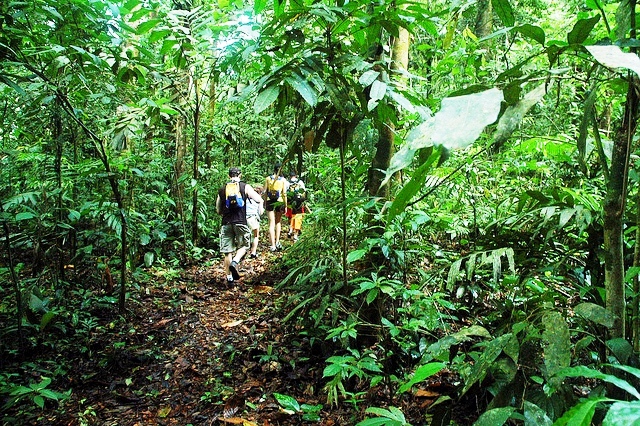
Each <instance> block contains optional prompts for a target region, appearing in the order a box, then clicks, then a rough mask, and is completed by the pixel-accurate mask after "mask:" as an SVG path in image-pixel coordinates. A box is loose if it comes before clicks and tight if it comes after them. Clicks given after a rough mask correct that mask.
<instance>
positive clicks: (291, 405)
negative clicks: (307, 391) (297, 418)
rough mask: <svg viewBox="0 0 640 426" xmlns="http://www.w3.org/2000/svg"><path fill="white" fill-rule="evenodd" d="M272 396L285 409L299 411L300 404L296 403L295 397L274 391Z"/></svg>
mask: <svg viewBox="0 0 640 426" xmlns="http://www.w3.org/2000/svg"><path fill="white" fill-rule="evenodd" d="M273 396H274V398H275V399H276V401H278V404H280V405H281V406H282V408H284V409H285V410H292V411H294V412H296V413H297V412H299V411H300V404H298V401H296V399H295V398H293V397H291V396H289V395H283V394H281V393H276V392H274V393H273Z"/></svg>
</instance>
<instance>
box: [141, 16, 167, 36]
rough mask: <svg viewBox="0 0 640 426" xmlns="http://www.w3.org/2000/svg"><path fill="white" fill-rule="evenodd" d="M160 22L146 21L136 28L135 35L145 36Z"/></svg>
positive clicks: (155, 20)
mask: <svg viewBox="0 0 640 426" xmlns="http://www.w3.org/2000/svg"><path fill="white" fill-rule="evenodd" d="M160 22H162V21H161V20H160V19H149V20H148V21H145V22H143V23H142V24H140V25H138V28H136V34H137V35H141V34H145V33H147V32H149V31H150V30H151V29H153V28H155V26H156V25H158V24H159V23H160Z"/></svg>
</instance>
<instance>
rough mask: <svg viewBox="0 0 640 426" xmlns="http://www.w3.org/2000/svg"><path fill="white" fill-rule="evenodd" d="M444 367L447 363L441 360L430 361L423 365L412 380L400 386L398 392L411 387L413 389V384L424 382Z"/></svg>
mask: <svg viewBox="0 0 640 426" xmlns="http://www.w3.org/2000/svg"><path fill="white" fill-rule="evenodd" d="M444 367H445V365H444V364H443V363H441V362H430V363H429V364H425V365H421V366H420V367H418V369H417V370H416V372H415V373H414V374H413V377H412V378H411V380H409V381H408V382H407V383H405V384H403V385H402V386H400V388H399V389H398V393H404V392H406V391H408V390H409V389H411V386H413V385H415V384H417V383H420V382H423V381H424V380H425V379H426V378H427V377H430V376H433V375H434V374H436V373H438V372H439V371H440V370H442V369H443V368H444Z"/></svg>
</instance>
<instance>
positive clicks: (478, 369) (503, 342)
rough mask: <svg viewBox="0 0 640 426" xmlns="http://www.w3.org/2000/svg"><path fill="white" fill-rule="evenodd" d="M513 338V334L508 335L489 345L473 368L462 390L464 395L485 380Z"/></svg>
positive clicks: (496, 339) (494, 340)
mask: <svg viewBox="0 0 640 426" xmlns="http://www.w3.org/2000/svg"><path fill="white" fill-rule="evenodd" d="M512 338H513V334H511V333H507V334H503V335H502V336H500V337H497V338H495V339H493V340H492V341H490V342H489V343H487V345H486V346H485V348H484V351H483V352H482V355H480V358H478V360H477V361H476V363H475V364H473V365H472V366H471V371H470V372H469V375H468V376H467V378H466V381H465V384H464V388H463V389H462V395H464V394H465V393H467V391H468V390H469V389H471V386H473V385H474V384H475V383H476V382H479V381H481V380H482V379H484V377H485V376H486V375H487V373H488V372H489V370H490V368H491V367H492V365H493V363H494V361H495V360H496V358H498V357H499V356H500V354H501V353H502V350H503V349H504V348H505V347H506V346H507V345H508V344H509V343H510V342H511V339H512Z"/></svg>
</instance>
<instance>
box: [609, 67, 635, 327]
mask: <svg viewBox="0 0 640 426" xmlns="http://www.w3.org/2000/svg"><path fill="white" fill-rule="evenodd" d="M636 84H637V79H636V78H630V81H629V89H628V91H627V102H626V104H625V111H624V118H623V121H622V125H621V127H620V130H619V131H618V132H617V135H616V137H615V140H614V145H613V151H612V153H611V170H610V173H609V181H608V182H607V195H606V197H605V200H604V209H603V210H604V250H605V292H606V299H607V300H606V305H607V309H608V310H609V311H610V312H611V313H612V314H613V315H614V316H615V321H614V325H613V327H612V328H611V329H610V330H609V333H610V337H611V338H616V337H621V338H624V337H625V335H626V333H625V319H626V312H625V305H626V303H625V291H624V290H625V283H624V275H625V272H624V244H623V219H624V208H625V205H626V196H627V174H628V168H629V149H630V145H631V140H632V138H633V135H634V133H635V129H636V124H637V118H636V117H637V114H638V96H637V94H636V90H637V87H636Z"/></svg>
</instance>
